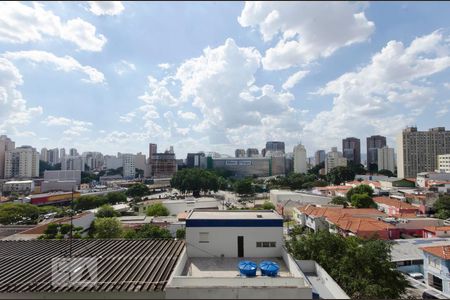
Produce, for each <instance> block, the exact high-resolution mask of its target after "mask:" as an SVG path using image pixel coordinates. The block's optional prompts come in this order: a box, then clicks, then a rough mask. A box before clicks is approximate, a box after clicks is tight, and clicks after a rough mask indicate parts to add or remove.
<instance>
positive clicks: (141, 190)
mask: <svg viewBox="0 0 450 300" xmlns="http://www.w3.org/2000/svg"><path fill="white" fill-rule="evenodd" d="M126 194H127V196H128V197H133V198H136V197H143V196H145V195H148V194H150V190H149V189H148V187H147V186H146V185H145V184H143V183H136V184H133V185H132V186H130V187H129V188H128V190H127V191H126Z"/></svg>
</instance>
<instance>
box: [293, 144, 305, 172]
mask: <svg viewBox="0 0 450 300" xmlns="http://www.w3.org/2000/svg"><path fill="white" fill-rule="evenodd" d="M307 170H308V169H307V166H306V148H305V146H303V145H302V144H298V145H297V146H295V147H294V172H295V173H306V171H307Z"/></svg>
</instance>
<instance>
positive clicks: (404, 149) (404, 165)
mask: <svg viewBox="0 0 450 300" xmlns="http://www.w3.org/2000/svg"><path fill="white" fill-rule="evenodd" d="M397 147H398V150H397V169H398V170H397V173H398V177H401V178H403V177H416V176H417V173H421V172H432V171H435V170H436V169H438V155H442V154H448V153H450V131H449V130H445V127H436V128H431V129H429V130H428V131H418V130H417V127H407V128H406V129H404V130H403V131H402V132H401V133H400V134H399V135H398V136H397Z"/></svg>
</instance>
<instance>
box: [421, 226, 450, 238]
mask: <svg viewBox="0 0 450 300" xmlns="http://www.w3.org/2000/svg"><path fill="white" fill-rule="evenodd" d="M423 237H424V238H433V237H450V226H427V227H425V228H424V229H423Z"/></svg>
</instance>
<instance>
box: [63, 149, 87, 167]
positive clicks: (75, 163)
mask: <svg viewBox="0 0 450 300" xmlns="http://www.w3.org/2000/svg"><path fill="white" fill-rule="evenodd" d="M71 150H72V149H71ZM71 152H72V151H71ZM61 170H63V171H65V170H79V171H82V172H84V170H85V163H84V158H83V157H82V156H65V157H64V158H63V159H62V161H61Z"/></svg>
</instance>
